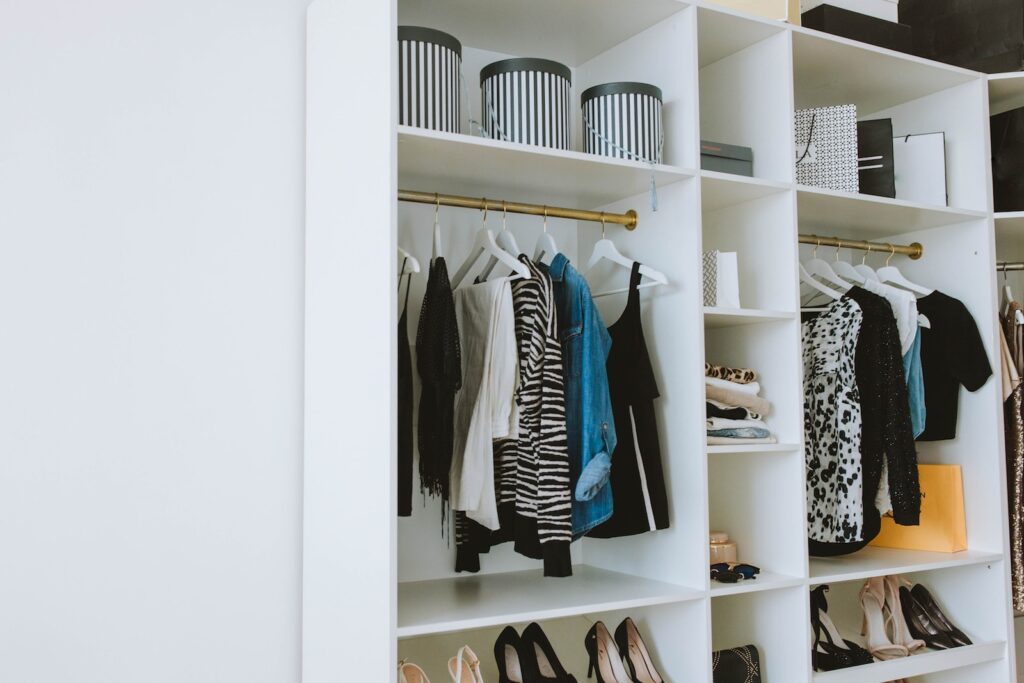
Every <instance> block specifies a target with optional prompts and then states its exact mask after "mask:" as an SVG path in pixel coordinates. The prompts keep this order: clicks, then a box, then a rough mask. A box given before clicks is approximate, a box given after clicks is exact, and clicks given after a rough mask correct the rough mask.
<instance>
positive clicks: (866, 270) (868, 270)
mask: <svg viewBox="0 0 1024 683" xmlns="http://www.w3.org/2000/svg"><path fill="white" fill-rule="evenodd" d="M869 251H870V249H869V250H868V251H865V252H864V255H863V256H861V257H860V263H858V264H857V265H855V266H854V267H853V269H854V270H856V271H857V272H858V273H860V274H861V275H863V276H864V279H865V280H873V281H874V282H878V273H876V272H875V270H874V268H872V267H871V266H869V265H868V263H867V260H868V252H869Z"/></svg>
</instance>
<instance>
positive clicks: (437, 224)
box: [430, 192, 443, 262]
mask: <svg viewBox="0 0 1024 683" xmlns="http://www.w3.org/2000/svg"><path fill="white" fill-rule="evenodd" d="M440 212H441V195H439V194H438V193H436V192H435V193H434V246H433V247H432V249H431V251H430V261H431V262H433V261H434V259H436V258H437V257H438V256H442V255H443V254H441V221H440V216H439V214H440Z"/></svg>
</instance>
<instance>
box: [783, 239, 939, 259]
mask: <svg viewBox="0 0 1024 683" xmlns="http://www.w3.org/2000/svg"><path fill="white" fill-rule="evenodd" d="M800 243H801V244H813V245H816V246H819V247H840V248H842V249H860V250H861V251H869V252H870V251H876V252H878V253H879V254H903V255H905V256H909V257H910V258H912V259H915V260H916V259H919V258H921V257H922V256H924V247H922V246H921V244H920V242H914V243H913V244H889V243H888V242H864V241H863V240H844V239H841V238H839V237H821V236H820V235H800Z"/></svg>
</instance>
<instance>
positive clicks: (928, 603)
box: [910, 584, 971, 647]
mask: <svg viewBox="0 0 1024 683" xmlns="http://www.w3.org/2000/svg"><path fill="white" fill-rule="evenodd" d="M910 595H911V597H913V598H914V600H916V601H917V602H918V604H919V605H921V607H922V608H924V611H925V612H926V613H927V614H928V615H929V616H930V617H931V620H932V622H934V624H935V625H936V626H938V627H939V628H940V629H942V630H943V631H945V632H946V635H948V636H949V639H950V640H952V641H953V643H954V644H955V645H956V646H958V647H963V646H965V645H970V644H971V639H970V638H968V637H967V636H966V635H964V632H963V631H961V630H960V629H959V628H957V627H956V624H954V623H953V622H952V621H950V620H949V618H948V617H947V616H946V615H945V613H943V611H942V610H941V609H939V605H938V603H937V602H935V598H933V597H932V594H931V593H930V592H929V591H928V589H927V588H925V587H924V586H923V585H921V584H917V585H916V586H914V587H913V588H911V589H910Z"/></svg>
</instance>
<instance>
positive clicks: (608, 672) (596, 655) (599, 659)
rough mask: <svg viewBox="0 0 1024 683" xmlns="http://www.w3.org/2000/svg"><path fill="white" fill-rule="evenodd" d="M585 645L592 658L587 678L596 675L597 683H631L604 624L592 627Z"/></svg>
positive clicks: (584, 642) (599, 623)
mask: <svg viewBox="0 0 1024 683" xmlns="http://www.w3.org/2000/svg"><path fill="white" fill-rule="evenodd" d="M583 644H584V645H585V646H586V648H587V654H588V655H589V656H590V667H589V668H588V670H587V678H590V677H591V676H593V675H594V674H595V673H596V674H597V683H630V678H629V674H627V673H626V668H625V667H624V666H622V655H621V654H619V649H618V648H617V647H616V646H615V641H614V640H612V634H611V633H609V632H608V627H606V626H605V625H604V623H603V622H600V621H599V622H597V623H596V624H594V625H593V626H591V627H590V630H589V631H587V637H586V638H585V639H584V641H583Z"/></svg>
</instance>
